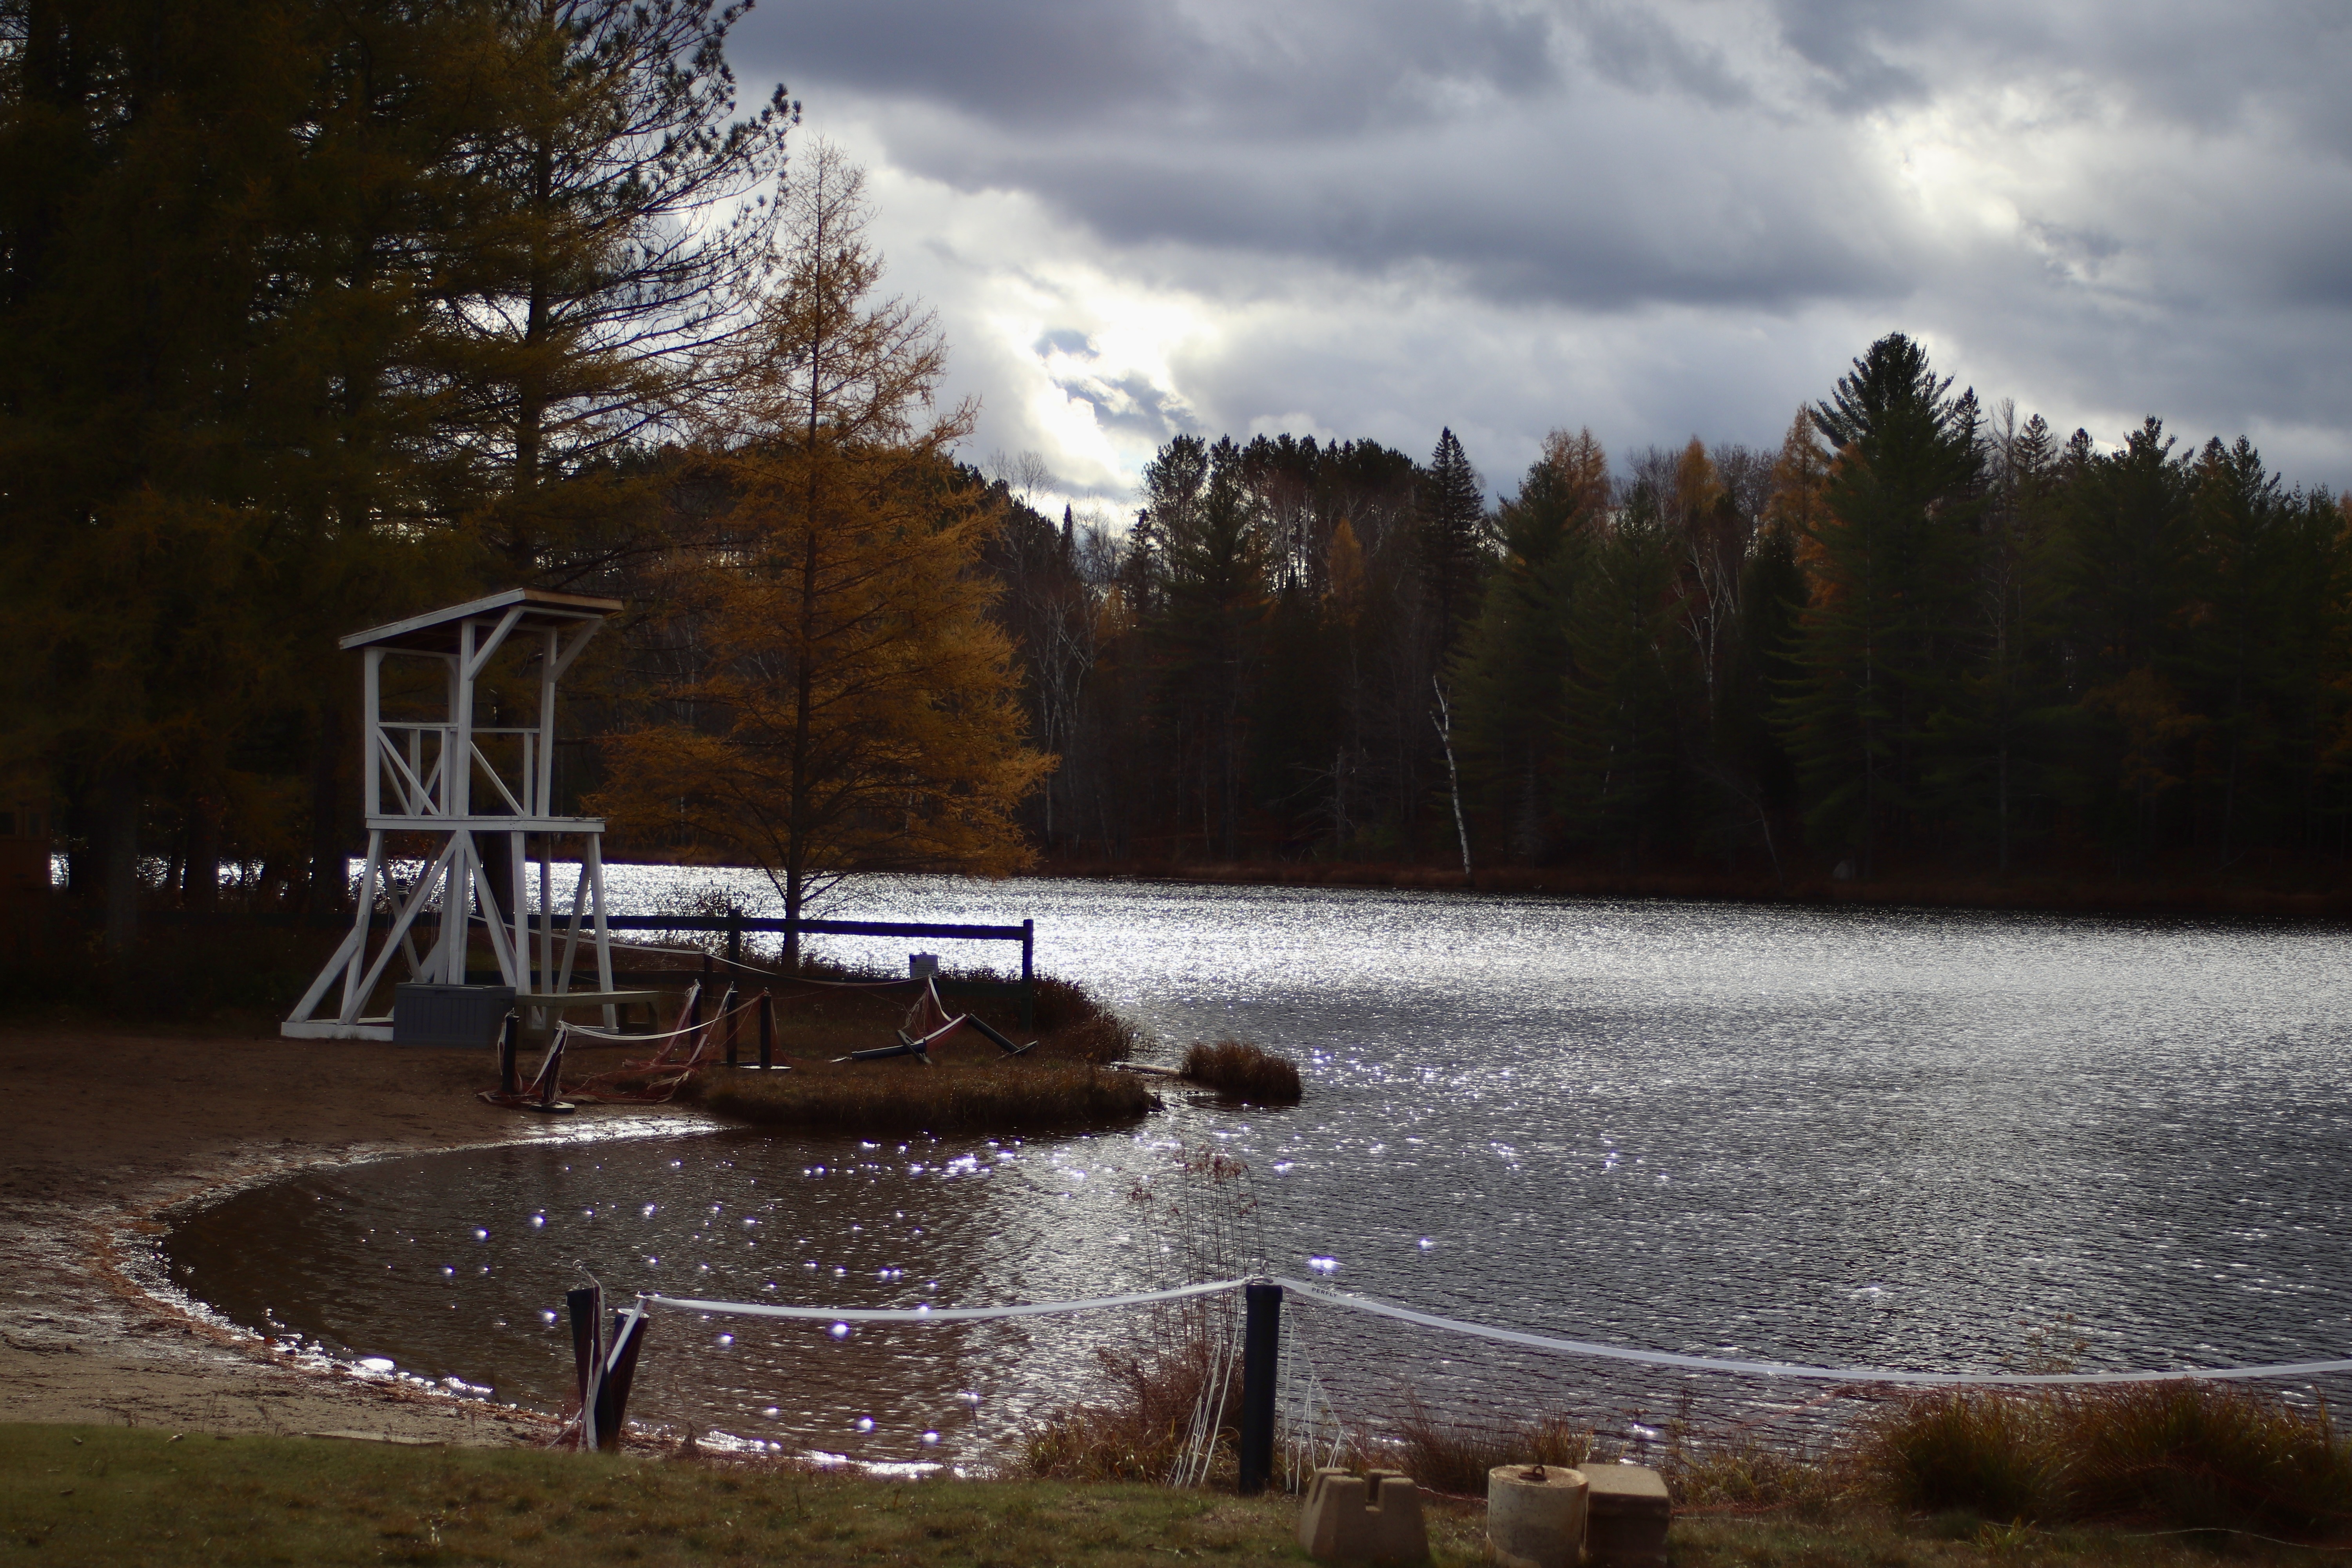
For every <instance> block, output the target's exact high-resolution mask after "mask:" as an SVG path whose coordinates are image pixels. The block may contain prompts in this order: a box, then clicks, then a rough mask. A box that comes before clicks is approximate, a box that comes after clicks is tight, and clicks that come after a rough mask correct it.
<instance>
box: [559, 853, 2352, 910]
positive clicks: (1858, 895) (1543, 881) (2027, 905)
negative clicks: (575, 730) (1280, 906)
mask: <svg viewBox="0 0 2352 1568" xmlns="http://www.w3.org/2000/svg"><path fill="white" fill-rule="evenodd" d="M605 864H606V865H607V866H608V867H609V866H658V867H668V868H673V869H676V870H680V871H696V870H714V871H715V870H729V871H751V870H754V869H756V868H753V867H748V866H721V865H719V864H718V863H717V862H707V863H706V862H700V861H690V860H662V859H649V858H635V857H633V856H629V855H626V854H623V855H617V856H610V857H608V858H606V860H605ZM2347 877H2348V878H2352V874H2347ZM1003 881H1006V882H1013V883H1018V882H1024V881H1074V882H1171V883H1192V884H1196V885H1201V886H1211V887H1253V888H1366V889H1375V888H1378V889H1412V890H1415V891H1429V892H1463V891H1467V892H1479V893H1535V894H1541V895H1543V896H1545V897H1548V898H1561V899H1596V900H1626V899H1635V900H1639V899H1660V900H1680V901H1688V902H1693V903H1724V904H1778V905H1784V906H1787V907H1789V908H1792V909H1855V910H1873V909H1935V910H1981V911H1984V912H1987V913H2018V914H2025V913H2044V914H2074V915H2113V916H2116V917H2120V918H2126V919H2128V918H2134V917H2179V918H2189V919H2197V918H2203V919H2223V920H2293V921H2327V922H2347V923H2352V879H2347V884H2346V885H2345V886H2342V887H2337V888H2330V889H2318V890H2315V889H2311V888H2310V887H2308V886H2305V887H2300V888H2281V887H2261V886H2245V885H2240V886H2225V885H2215V884H2211V883H2206V882H2200V881H2194V880H2168V879H2161V878H2149V879H2144V880H2137V881H2127V880H2123V879H2098V880H2093V879H2084V878H2067V877H2063V876H2055V875H2033V876H2018V877H2013V878H2010V879H1999V878H1992V879H1981V878H1980V879H1967V878H1957V877H1942V878H1938V877H1933V876H1922V877H1917V878H1900V877H1882V878H1880V879H1877V880H1875V881H1871V882H1856V881H1840V880H1838V879H1835V878H1834V877H1830V876H1823V875H1819V874H1811V875H1806V876H1801V877H1790V878H1788V879H1779V880H1776V879H1773V878H1771V877H1769V876H1761V875H1759V876H1735V875H1726V874H1723V873H1716V872H1642V873H1635V872H1616V871H1594V870H1591V869H1589V868H1578V867H1573V866H1497V867H1492V868H1475V869H1474V870H1473V871H1472V872H1471V873H1470V874H1469V875H1468V876H1467V877H1465V876H1464V875H1463V874H1462V872H1460V871H1459V870H1456V869H1454V868H1450V867H1446V866H1433V865H1395V864H1390V863H1387V862H1380V861H1315V860H1234V861H1211V860H1199V861H1194V860H1131V861H1105V860H1067V861H1057V860H1044V861H1041V862H1040V863H1039V864H1037V865H1036V866H1034V867H1032V868H1030V869H1028V870H1026V871H1016V872H1013V873H1012V874H1010V875H1008V876H1006V877H1004V878H1003ZM812 918H817V917H812Z"/></svg>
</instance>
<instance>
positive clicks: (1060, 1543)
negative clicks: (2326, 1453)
mask: <svg viewBox="0 0 2352 1568" xmlns="http://www.w3.org/2000/svg"><path fill="white" fill-rule="evenodd" d="M1297 1508H1298V1504H1297V1500H1296V1499H1293V1498H1289V1497H1286V1496H1283V1495H1281V1494H1279V1493H1275V1494H1270V1495H1268V1496H1265V1497H1260V1498H1235V1497H1232V1496H1230V1495H1223V1494H1220V1493H1217V1492H1214V1491H1172V1490H1170V1489H1165V1488H1161V1487H1153V1486H1137V1485H1127V1484H1101V1485H1084V1484H1071V1483H1067V1482H1055V1481H1036V1480H1005V1481H956V1480H948V1479H931V1480H927V1481H911V1482H908V1481H877V1480H871V1479H866V1478H864V1477H860V1476H856V1475H850V1474H843V1473H839V1472H811V1471H806V1470H799V1469H793V1468H784V1467H777V1466H760V1467H756V1468H755V1467H751V1466H743V1465H734V1464H730V1463H727V1462H725V1461H716V1460H711V1459H708V1458H705V1459H700V1460H696V1461H690V1462H689V1461H684V1460H679V1459H675V1458H651V1457H647V1456H643V1455H632V1454H620V1455H604V1454H585V1455H583V1454H569V1453H552V1452H547V1451H544V1450H538V1449H513V1448H509V1449H481V1448H407V1447H391V1446H385V1445H377V1444H369V1443H343V1442H330V1441H321V1440H316V1439H305V1438H287V1437H237V1438H233V1439H225V1438H216V1437H211V1436H197V1435H191V1436H187V1437H184V1438H183V1439H181V1440H180V1441H177V1442H173V1441H171V1440H170V1434H169V1433H168V1432H165V1431H161V1430H156V1429H153V1428H143V1429H129V1428H123V1427H108V1426H35V1425H10V1426H0V1564H5V1563H147V1564H154V1565H155V1568H199V1565H202V1568H211V1565H213V1564H243V1563H304V1564H308V1563H320V1564H330V1565H340V1564H345V1563H353V1564H360V1563H364V1564H377V1563H436V1564H438V1563H451V1564H455V1563H509V1564H514V1565H516V1568H540V1565H541V1564H545V1565H547V1568H558V1565H561V1568H577V1565H593V1564H604V1563H636V1564H654V1565H667V1564H687V1563H726V1564H730V1565H731V1564H739V1563H740V1564H754V1563H756V1564H761V1565H762V1568H765V1565H767V1564H772V1563H793V1564H805V1565H808V1568H834V1565H836V1564H840V1565H847V1564H852V1563H859V1564H862V1563H911V1564H938V1565H940V1568H1028V1565H1030V1564H1037V1563H1060V1564H1069V1565H1079V1564H1084V1565H1087V1568H1142V1565H1144V1564H1147V1563H1149V1564H1153V1565H1155V1568H1164V1565H1165V1564H1167V1563H1171V1562H1181V1561H1187V1560H1193V1561H1208V1562H1212V1563H1223V1564H1232V1565H1234V1568H1255V1565H1257V1564H1271V1563H1301V1562H1303V1561H1304V1560H1305V1559H1304V1556H1303V1554H1302V1553H1301V1552H1299V1550H1298V1547H1297V1538H1296V1535H1295V1531H1296V1530H1297ZM1426 1515H1427V1518H1428V1521H1429V1531H1430V1545H1431V1548H1432V1551H1431V1558H1432V1562H1433V1564H1435V1568H1467V1565H1469V1564H1473V1563H1486V1562H1487V1561H1489V1559H1488V1556H1487V1552H1486V1541H1485V1526H1486V1519H1485V1510H1484V1509H1483V1508H1481V1507H1478V1506H1475V1505H1471V1504H1448V1503H1444V1502H1442V1501H1433V1503H1432V1505H1431V1506H1430V1507H1429V1508H1428V1509H1427V1510H1426ZM1669 1550H1670V1552H1671V1553H1672V1557H1673V1562H1674V1563H1675V1568H1985V1565H1988V1564H1991V1565H2000V1568H2011V1565H2028V1564H2081V1565H2083V1568H2213V1565H2214V1564H2216V1563H2235V1564H2271V1563H2275V1564H2280V1565H2282V1568H2320V1565H2321V1564H2336V1563H2341V1561H2342V1559H2341V1557H2340V1556H2333V1555H2329V1554H2327V1553H2326V1552H2316V1551H2308V1550H2304V1549H2299V1548H2295V1547H2292V1546H2286V1545H2283V1544H2279V1543H2275V1542H2265V1541H2263V1540H2260V1539H2257V1538H2255V1537H2253V1536H2248V1535H2228V1536H2212V1535H2192V1536H2179V1535H2174V1536H2158V1537H2149V1536H2145V1535H2135V1534H2132V1533H2128V1532H2124V1531H2112V1530H2098V1529H2083V1528H2074V1527H2059V1528H2054V1529H2041V1528H2035V1527H2033V1526H2031V1525H2025V1524H2019V1523H2012V1522H1998V1523H1987V1522H1985V1521H1980V1520H1978V1519H1976V1518H1974V1517H1972V1516H1966V1515H1956V1514H1949V1513H1946V1514H1937V1515H1933V1516H1925V1517H1908V1518H1906V1517H1904V1516H1902V1515H1900V1514H1897V1513H1895V1512H1892V1511H1889V1510H1886V1509H1885V1508H1884V1507H1883V1506H1877V1505H1871V1504H1854V1505H1850V1506H1847V1507H1845V1508H1843V1509H1841V1510H1838V1511H1837V1512H1836V1513H1835V1514H1834V1515H1833V1516H1832V1517H1827V1518H1822V1519H1811V1518H1801V1517H1794V1516H1789V1515H1777V1516H1773V1517H1769V1518H1763V1519H1748V1518H1736V1517H1728V1516H1722V1515H1715V1516H1704V1515H1703V1516H1698V1517H1692V1516H1687V1515H1685V1516H1684V1517H1679V1518H1677V1519H1676V1520H1675V1523H1674V1527H1673V1531H1672V1534H1671V1537H1670V1546H1669Z"/></svg>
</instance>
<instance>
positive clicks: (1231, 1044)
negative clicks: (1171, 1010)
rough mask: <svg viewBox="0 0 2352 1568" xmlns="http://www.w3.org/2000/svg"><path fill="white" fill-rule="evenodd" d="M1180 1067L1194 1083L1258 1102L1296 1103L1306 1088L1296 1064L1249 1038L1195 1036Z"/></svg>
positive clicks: (1260, 1103) (1261, 1103)
mask: <svg viewBox="0 0 2352 1568" xmlns="http://www.w3.org/2000/svg"><path fill="white" fill-rule="evenodd" d="M1181 1071H1182V1073H1183V1075H1184V1076H1185V1077H1186V1078H1189V1079H1192V1080H1193V1081H1194V1082H1195V1083H1203V1084H1206V1085H1208V1086H1209V1087H1210V1088H1211V1089H1215V1090H1217V1091H1218V1092H1219V1093H1221V1094H1229V1095H1231V1096H1233V1097H1234V1099H1236V1100H1250V1101H1252V1102H1253V1103H1255V1104H1258V1105H1296V1104H1297V1103H1298V1101H1299V1100H1300V1099H1301V1098H1302V1097H1303V1096H1304V1094H1305V1092H1306V1090H1305V1088H1304V1086H1302V1085H1301V1084H1300V1082H1299V1080H1298V1068H1297V1064H1295V1063H1293V1062H1292V1061H1290V1060H1289V1059H1288V1058H1284V1057H1278V1056H1276V1055H1275V1054H1274V1053H1273V1052H1272V1051H1269V1050H1267V1049H1265V1047H1261V1046H1257V1045H1254V1044H1252V1043H1251V1042H1250V1041H1248V1040H1219V1041H1217V1042H1215V1043H1214V1044H1213V1045H1212V1044H1209V1043H1207V1042H1205V1041H1199V1040H1196V1041H1194V1042H1193V1043H1192V1046H1190V1047H1187V1048H1186V1050H1185V1052H1184V1065H1183V1067H1182V1068H1181Z"/></svg>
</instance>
